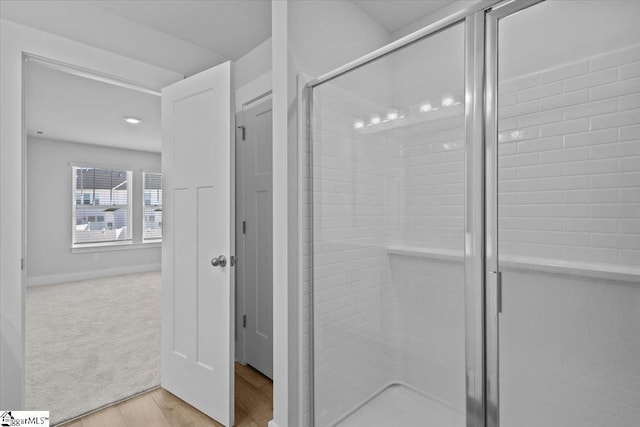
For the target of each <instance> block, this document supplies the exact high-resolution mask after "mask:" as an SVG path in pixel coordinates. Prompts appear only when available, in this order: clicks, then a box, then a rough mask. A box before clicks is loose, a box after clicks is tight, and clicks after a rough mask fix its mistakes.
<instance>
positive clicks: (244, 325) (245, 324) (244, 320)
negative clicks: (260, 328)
mask: <svg viewBox="0 0 640 427" xmlns="http://www.w3.org/2000/svg"><path fill="white" fill-rule="evenodd" d="M242 327H243V328H246V327H247V315H246V314H243V315H242Z"/></svg>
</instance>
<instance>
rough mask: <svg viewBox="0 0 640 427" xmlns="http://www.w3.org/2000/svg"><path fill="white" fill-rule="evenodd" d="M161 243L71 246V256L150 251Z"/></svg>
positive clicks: (108, 243)
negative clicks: (92, 253)
mask: <svg viewBox="0 0 640 427" xmlns="http://www.w3.org/2000/svg"><path fill="white" fill-rule="evenodd" d="M161 246H162V241H153V242H141V243H133V242H106V243H86V244H83V245H73V246H72V247H71V253H72V254H82V253H91V252H112V251H127V250H133V249H151V248H160V247H161Z"/></svg>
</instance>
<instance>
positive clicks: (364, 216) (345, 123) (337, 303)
mask: <svg viewBox="0 0 640 427" xmlns="http://www.w3.org/2000/svg"><path fill="white" fill-rule="evenodd" d="M372 108H378V106H376V105H375V104H373V103H370V102H367V101H365V100H363V99H360V98H358V97H356V96H354V95H351V94H348V93H346V92H343V91H341V90H339V89H338V88H337V87H334V86H332V85H325V86H323V87H322V89H321V90H316V91H315V94H314V123H313V128H312V131H313V137H314V156H313V168H314V169H313V170H314V181H313V191H314V199H315V204H314V207H313V215H314V223H315V227H314V243H315V245H314V272H313V278H314V289H315V292H314V326H315V327H314V334H315V337H314V338H315V348H314V354H315V359H314V364H315V372H316V375H315V393H316V394H315V395H316V399H315V413H316V425H317V426H325V425H332V424H333V423H334V422H335V421H337V420H338V419H339V418H340V417H341V416H343V415H344V414H345V413H347V412H348V411H349V410H351V409H353V408H354V407H355V406H356V405H358V404H359V403H361V402H362V401H364V400H366V399H367V398H368V397H370V396H371V394H372V393H374V392H376V391H377V390H379V389H381V388H382V387H384V386H385V385H386V384H388V383H389V382H391V381H392V380H393V379H394V377H395V375H394V372H393V369H391V367H392V366H393V364H392V362H391V359H392V357H393V344H392V342H390V339H391V338H392V337H393V336H394V335H395V334H393V333H392V332H391V331H390V330H389V328H390V327H392V325H393V324H394V322H393V321H392V317H393V312H392V311H391V310H389V308H388V306H389V294H390V291H391V281H390V276H389V266H388V260H387V245H386V240H387V234H388V225H389V220H388V218H389V214H388V212H387V206H390V205H394V204H391V203H388V202H387V197H393V195H392V194H390V193H389V192H388V190H389V189H390V188H391V186H390V185H389V176H388V171H389V168H390V166H392V163H391V164H390V162H389V154H390V153H389V152H388V143H387V137H386V136H385V135H367V136H366V137H358V136H357V135H354V133H353V123H354V121H355V120H356V119H357V118H358V117H362V116H363V114H365V113H369V112H370V111H371V110H372Z"/></svg>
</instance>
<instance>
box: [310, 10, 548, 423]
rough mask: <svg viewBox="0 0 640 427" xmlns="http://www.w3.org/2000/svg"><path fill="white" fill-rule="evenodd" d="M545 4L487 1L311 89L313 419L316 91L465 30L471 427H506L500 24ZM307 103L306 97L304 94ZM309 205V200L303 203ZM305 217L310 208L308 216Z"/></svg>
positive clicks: (329, 76) (326, 77)
mask: <svg viewBox="0 0 640 427" xmlns="http://www.w3.org/2000/svg"><path fill="white" fill-rule="evenodd" d="M542 1H544V0H481V1H478V2H477V3H475V4H473V5H471V6H469V7H467V8H464V9H461V10H460V11H458V12H455V13H453V14H452V15H449V16H448V17H445V18H443V19H440V20H438V21H436V22H434V23H432V24H430V25H428V26H426V27H424V28H422V29H420V30H418V31H416V32H414V33H411V34H409V35H407V36H405V37H403V38H400V39H398V40H396V41H394V42H392V43H390V44H388V45H386V46H384V47H382V48H380V49H377V50H375V51H373V52H371V53H369V54H367V55H365V56H363V57H361V58H358V59H356V60H354V61H352V62H350V63H348V64H345V65H343V66H341V67H339V68H337V69H335V70H333V71H330V72H328V73H326V74H324V75H322V76H320V77H318V78H316V79H312V80H310V81H308V82H307V83H306V86H305V90H304V92H305V94H306V100H305V102H304V103H302V102H301V105H302V104H304V105H302V108H303V109H306V111H305V112H304V113H303V115H306V116H307V117H308V119H307V120H308V122H307V125H308V126H307V143H308V145H307V149H308V153H307V154H308V158H307V159H306V160H307V168H308V171H309V173H308V191H309V193H310V194H309V197H310V198H309V199H306V200H307V201H308V202H310V203H309V206H310V208H309V212H308V216H307V219H308V220H309V224H310V227H309V230H308V231H307V232H308V238H309V265H308V269H309V271H310V274H309V286H310V289H309V315H308V319H309V359H308V360H307V363H308V369H309V390H310V391H309V396H308V397H309V405H310V408H309V412H310V421H311V426H314V425H315V413H314V398H315V385H314V383H315V382H314V374H315V369H314V360H313V359H314V302H313V296H314V280H313V260H314V248H313V243H314V241H313V224H314V218H313V197H314V196H313V134H312V125H311V120H313V90H314V88H315V87H316V86H319V85H321V84H322V83H326V82H328V81H330V80H333V79H335V78H337V77H339V76H341V75H343V74H346V73H348V72H350V71H353V70H355V69H357V68H360V67H362V66H364V65H367V64H369V63H370V62H373V61H375V60H377V59H380V58H382V57H384V56H386V55H389V54H391V53H393V52H395V51H397V50H400V49H402V48H404V47H407V46H409V45H411V44H413V43H416V42H419V41H421V40H423V39H425V38H428V37H430V36H432V35H435V34H437V33H439V32H441V31H445V30H447V29H449V28H451V27H453V26H455V25H458V24H461V23H464V28H465V47H464V49H465V53H464V55H465V66H464V67H465V69H464V79H465V88H464V93H465V141H466V142H465V239H464V242H465V248H464V270H465V279H464V289H465V379H466V423H465V426H466V427H498V426H499V404H500V402H499V388H498V385H499V370H498V363H499V357H498V356H499V353H498V351H499V348H498V314H499V311H500V289H499V286H500V283H499V276H500V273H499V271H498V263H497V261H498V260H497V244H498V243H497V207H498V200H497V175H498V174H497V109H496V108H497V51H498V49H497V42H498V39H497V28H498V20H499V19H501V18H503V17H506V16H509V15H511V14H513V13H516V12H518V11H520V10H523V9H526V8H528V7H530V6H533V5H535V4H537V3H540V2H542ZM299 95H300V94H299ZM301 200H305V198H301ZM303 209H304V208H303Z"/></svg>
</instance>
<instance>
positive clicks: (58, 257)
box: [26, 138, 161, 284]
mask: <svg viewBox="0 0 640 427" xmlns="http://www.w3.org/2000/svg"><path fill="white" fill-rule="evenodd" d="M71 162H77V163H85V164H89V165H91V164H98V165H100V164H104V165H113V166H121V167H123V168H125V169H127V170H131V171H132V172H133V182H132V183H131V184H130V185H129V187H128V188H129V191H131V194H132V200H133V211H132V216H131V225H130V230H132V233H133V235H132V237H133V245H135V246H136V249H133V246H132V247H124V248H117V247H109V248H107V250H106V251H105V250H100V249H101V248H92V249H86V248H85V249H81V250H75V251H72V249H71V221H70V218H71V215H72V212H71V203H70V202H69V201H70V200H72V198H73V195H72V194H73V190H72V188H71V172H70V169H71V166H70V163H71ZM142 171H147V172H160V154H159V153H150V152H143V151H132V150H123V149H118V148H107V147H101V146H97V145H89V144H78V143H72V142H65V141H54V140H50V139H44V138H29V139H28V144H27V215H28V216H27V258H26V259H27V264H26V267H27V284H48V283H60V282H62V281H66V280H77V279H78V278H90V277H104V276H108V275H115V274H125V273H128V272H135V271H150V270H154V269H155V270H159V269H160V262H161V248H160V245H159V244H158V243H148V244H146V245H147V247H146V248H145V247H140V245H141V244H142ZM96 257H97V259H96Z"/></svg>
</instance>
